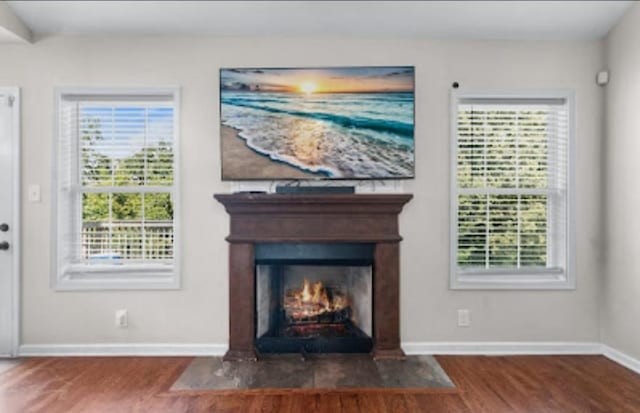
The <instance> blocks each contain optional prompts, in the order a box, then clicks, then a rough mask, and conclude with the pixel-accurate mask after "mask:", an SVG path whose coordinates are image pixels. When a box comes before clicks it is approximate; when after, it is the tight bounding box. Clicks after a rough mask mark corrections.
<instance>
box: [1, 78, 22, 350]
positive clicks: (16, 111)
mask: <svg viewBox="0 0 640 413" xmlns="http://www.w3.org/2000/svg"><path fill="white" fill-rule="evenodd" d="M0 93H2V94H3V95H5V94H6V95H9V96H13V102H12V105H11V106H12V108H13V113H12V121H11V129H12V132H11V137H10V139H11V157H12V161H13V162H12V163H13V171H12V172H13V191H12V195H13V216H12V217H11V219H12V224H11V225H12V227H13V229H12V231H11V233H12V235H13V236H12V241H11V246H12V253H13V273H12V274H11V287H12V288H11V291H12V292H11V294H12V297H11V302H12V304H11V331H10V333H9V334H11V336H12V337H11V349H10V350H9V351H10V353H9V355H10V356H11V357H16V356H18V353H19V349H20V291H21V285H20V284H21V283H20V281H21V280H20V274H21V265H20V264H21V248H20V247H21V242H22V240H21V233H22V225H21V222H20V215H21V214H20V213H21V209H20V208H21V205H22V202H21V201H22V199H21V174H20V171H21V166H20V165H21V162H20V161H21V158H20V156H21V150H20V133H21V125H20V112H21V103H20V88H19V87H0ZM2 104H6V103H5V102H3V103H2Z"/></svg>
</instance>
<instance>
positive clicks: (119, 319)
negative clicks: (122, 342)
mask: <svg viewBox="0 0 640 413" xmlns="http://www.w3.org/2000/svg"><path fill="white" fill-rule="evenodd" d="M116 327H118V328H127V327H129V312H128V311H127V310H117V311H116Z"/></svg>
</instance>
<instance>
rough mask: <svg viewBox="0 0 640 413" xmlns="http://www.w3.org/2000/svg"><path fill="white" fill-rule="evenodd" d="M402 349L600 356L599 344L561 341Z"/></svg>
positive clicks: (407, 349)
mask: <svg viewBox="0 0 640 413" xmlns="http://www.w3.org/2000/svg"><path fill="white" fill-rule="evenodd" d="M402 348H403V349H404V351H405V353H407V354H441V355H445V354H447V355H448V354H451V355H454V354H458V355H464V354H468V355H516V354H518V355H525V354H602V346H601V345H600V343H591V342H562V341H560V342H556V341H548V342H547V341H516V342H507V341H495V342H493V341H480V342H475V341H474V342H464V341H463V342H424V343H412V342H407V343H402Z"/></svg>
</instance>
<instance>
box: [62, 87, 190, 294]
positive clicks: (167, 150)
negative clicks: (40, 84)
mask: <svg viewBox="0 0 640 413" xmlns="http://www.w3.org/2000/svg"><path fill="white" fill-rule="evenodd" d="M57 104H58V107H57V119H58V122H57V142H56V147H57V173H56V182H55V186H54V188H56V197H57V200H56V204H57V208H56V215H57V216H56V223H57V225H56V231H54V237H55V239H54V242H53V245H54V248H55V254H54V257H55V269H54V273H55V279H54V282H53V284H54V287H55V288H58V289H129V288H178V286H179V280H178V276H177V269H178V265H177V255H178V254H177V252H178V248H177V246H178V243H177V241H178V232H177V228H178V227H177V218H178V216H179V213H178V211H179V199H178V186H177V171H178V168H177V160H178V156H177V153H176V152H177V151H176V149H177V125H178V113H177V108H178V91H177V90H176V89H153V90H147V89H145V90H136V91H129V90H93V89H80V90H76V89H62V90H60V91H58V93H57Z"/></svg>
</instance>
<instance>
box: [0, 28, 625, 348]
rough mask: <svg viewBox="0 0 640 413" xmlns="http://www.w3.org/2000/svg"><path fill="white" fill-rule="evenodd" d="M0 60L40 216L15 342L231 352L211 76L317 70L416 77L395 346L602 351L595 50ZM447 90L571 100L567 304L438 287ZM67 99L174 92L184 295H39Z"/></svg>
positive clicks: (439, 47) (329, 42)
mask: <svg viewBox="0 0 640 413" xmlns="http://www.w3.org/2000/svg"><path fill="white" fill-rule="evenodd" d="M0 53H1V54H0V56H1V59H2V64H1V65H0V85H17V86H20V87H22V88H23V89H22V90H23V113H22V119H23V127H24V128H23V182H24V184H25V185H27V184H31V183H39V184H41V185H42V189H43V191H42V192H43V201H42V202H41V203H27V202H26V194H25V193H23V198H24V200H23V201H24V208H23V230H24V235H23V251H24V257H23V265H24V267H23V268H24V275H23V296H22V310H23V319H22V327H23V333H22V342H23V343H27V344H38V343H114V342H122V343H126V342H136V343H223V344H224V343H226V339H227V305H228V303H227V262H226V254H227V245H226V244H225V241H224V237H225V236H226V234H227V231H228V221H227V215H226V214H225V212H224V210H223V208H222V207H221V206H220V205H219V204H217V203H216V202H215V201H214V200H213V199H212V197H211V196H212V194H213V193H215V192H228V191H229V190H230V186H229V185H228V184H226V183H222V182H221V181H220V160H219V151H218V139H219V128H218V122H219V119H218V79H217V75H218V68H219V67H221V66H225V67H233V66H279V67H283V66H313V65H415V66H416V89H417V90H416V158H417V159H416V162H417V165H416V174H417V178H416V179H415V180H413V181H408V182H405V183H404V190H405V191H407V192H411V193H413V194H414V195H415V198H414V199H413V201H412V202H411V203H410V204H409V205H408V206H407V208H406V209H405V212H404V213H403V215H402V218H401V232H402V234H403V235H404V237H405V240H404V241H403V244H402V290H401V294H402V309H401V311H402V340H403V341H404V342H426V341H598V339H599V328H598V311H599V302H598V294H599V290H600V284H599V280H600V273H601V269H600V266H599V262H600V251H601V250H602V247H601V239H600V233H599V230H600V227H599V222H600V215H601V208H600V199H601V193H600V189H599V188H600V187H601V185H600V170H601V165H600V144H601V141H600V139H601V130H602V102H603V92H602V89H600V88H599V87H597V86H596V85H595V83H594V75H595V73H596V72H597V71H598V70H600V69H601V67H602V66H603V45H602V43H601V42H566V43H562V42H522V41H517V42H515V41H514V42H507V41H500V42H499V41H495V42H490V41H473V42H472V41H469V42H466V41H431V40H418V39H405V40H400V39H398V40H388V39H369V40H356V39H351V40H350V39H345V38H340V39H331V38H325V39H287V38H280V39H222V38H206V37H193V38H175V37H167V38H128V37H127V38H125V37H123V38H117V37H115V38H114V37H109V38H92V39H87V38H73V37H51V38H45V39H43V40H40V41H38V42H37V43H35V44H33V45H27V46H1V47H0ZM453 81H458V82H460V84H461V85H462V87H464V88H482V89H486V88H498V89H511V88H516V89H533V90H538V89H554V88H562V89H566V88H568V89H573V90H575V92H576V102H577V142H578V145H577V157H576V158H577V262H578V265H577V278H578V288H577V290H575V291H535V292H526V291H450V290H449V289H448V271H449V268H448V265H449V264H448V262H449V260H448V253H449V211H450V210H449V178H448V173H449V91H450V86H451V83H452V82H453ZM61 85H75V86H112V85H113V86H127V85H131V86H141V85H179V86H181V87H182V112H181V116H182V124H181V139H182V160H183V163H182V201H183V212H184V214H183V217H182V220H183V221H182V222H183V240H184V242H183V245H182V250H183V253H184V255H183V260H182V262H183V268H182V280H183V288H182V289H181V290H179V291H145V292H140V291H127V292H54V291H52V290H51V289H50V288H49V273H50V266H49V261H50V260H49V258H50V257H49V256H50V241H49V240H50V224H51V220H50V216H51V212H50V210H51V202H50V199H51V198H50V195H51V193H50V189H51V182H50V181H51V167H52V165H51V158H52V155H51V151H52V144H51V143H52V128H53V126H52V120H53V116H54V115H53V113H52V111H53V88H54V87H55V86H61ZM621 150H622V148H621ZM23 192H24V191H23ZM636 255H637V254H636ZM629 275H630V274H629ZM119 308H127V309H129V314H130V327H129V329H128V330H118V329H116V328H115V327H114V310H116V309H119ZM458 308H469V309H471V311H472V322H473V325H472V327H470V328H458V327H457V326H456V317H457V316H456V310H457V309H458Z"/></svg>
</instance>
